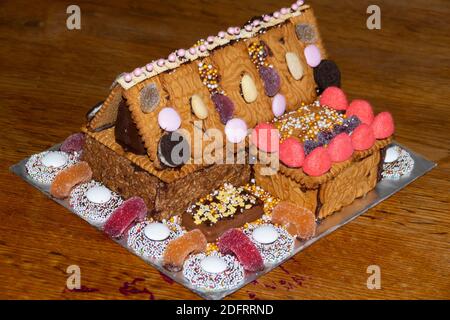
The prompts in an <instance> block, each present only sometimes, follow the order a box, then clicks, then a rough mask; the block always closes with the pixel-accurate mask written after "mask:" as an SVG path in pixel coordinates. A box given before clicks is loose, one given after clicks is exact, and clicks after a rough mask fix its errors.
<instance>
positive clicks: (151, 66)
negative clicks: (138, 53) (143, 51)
mask: <svg viewBox="0 0 450 320" xmlns="http://www.w3.org/2000/svg"><path fill="white" fill-rule="evenodd" d="M145 69H147V71H148V72H152V71H153V63H147V65H146V66H145Z"/></svg>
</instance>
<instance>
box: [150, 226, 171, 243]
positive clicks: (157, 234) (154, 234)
mask: <svg viewBox="0 0 450 320" xmlns="http://www.w3.org/2000/svg"><path fill="white" fill-rule="evenodd" d="M144 234H145V236H146V237H147V238H149V239H150V240H153V241H163V240H165V239H167V238H168V237H169V235H170V229H169V228H168V227H167V226H166V225H165V224H164V223H160V222H154V223H150V224H149V225H147V226H146V227H145V228H144Z"/></svg>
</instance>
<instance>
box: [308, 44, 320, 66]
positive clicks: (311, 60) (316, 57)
mask: <svg viewBox="0 0 450 320" xmlns="http://www.w3.org/2000/svg"><path fill="white" fill-rule="evenodd" d="M303 53H304V54H305V58H306V63H308V65H309V66H310V67H313V68H314V67H317V66H318V65H319V63H320V61H321V60H322V55H321V53H320V50H319V48H318V47H317V46H316V45H315V44H310V45H308V46H306V48H305V49H304V50H303Z"/></svg>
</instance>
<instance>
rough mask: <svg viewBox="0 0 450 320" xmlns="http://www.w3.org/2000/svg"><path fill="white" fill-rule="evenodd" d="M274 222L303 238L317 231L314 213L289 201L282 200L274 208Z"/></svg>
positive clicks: (307, 237) (311, 235) (309, 236)
mask: <svg viewBox="0 0 450 320" xmlns="http://www.w3.org/2000/svg"><path fill="white" fill-rule="evenodd" d="M272 223H275V224H279V225H281V226H283V227H284V228H286V230H287V231H288V232H289V233H290V234H291V235H293V236H295V237H298V238H300V239H303V240H306V239H309V238H311V237H313V236H314V235H315V233H316V217H315V216H314V213H312V212H311V211H310V210H308V209H306V208H304V207H301V206H298V205H296V204H295V203H292V202H289V201H281V202H280V203H278V204H277V205H276V206H275V207H274V208H273V211H272Z"/></svg>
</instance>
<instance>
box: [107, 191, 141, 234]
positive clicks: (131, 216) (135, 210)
mask: <svg viewBox="0 0 450 320" xmlns="http://www.w3.org/2000/svg"><path fill="white" fill-rule="evenodd" d="M146 216H147V206H146V205H145V202H144V200H142V198H139V197H132V198H130V199H128V200H126V201H125V202H124V203H122V205H121V206H120V207H118V208H117V209H116V210H114V212H113V213H112V215H111V217H110V218H109V219H108V221H106V224H105V227H104V230H105V232H106V234H108V235H109V236H110V237H113V238H120V237H121V236H122V235H123V234H124V233H125V231H126V230H127V229H128V228H129V227H130V226H131V225H132V224H133V223H134V222H137V221H143V220H144V219H145V217H146Z"/></svg>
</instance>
